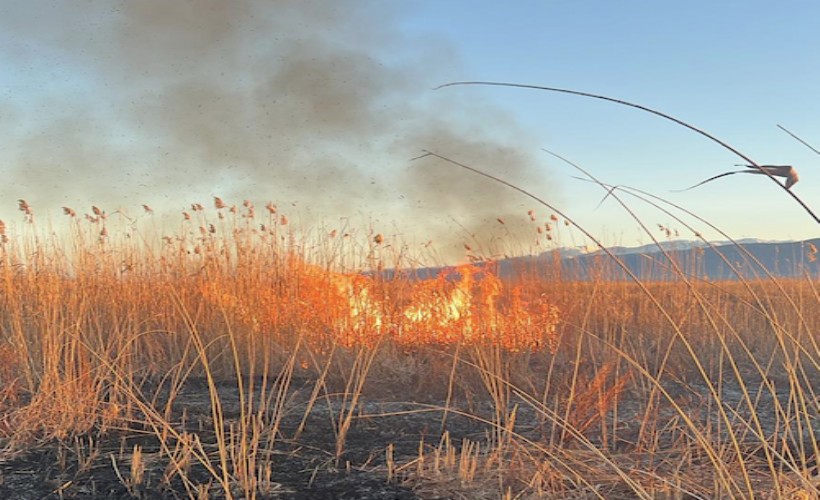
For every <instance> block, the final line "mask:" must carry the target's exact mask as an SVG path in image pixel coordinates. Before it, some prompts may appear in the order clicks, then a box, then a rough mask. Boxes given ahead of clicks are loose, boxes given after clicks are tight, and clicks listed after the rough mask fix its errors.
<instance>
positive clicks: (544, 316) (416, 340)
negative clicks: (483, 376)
mask: <svg viewBox="0 0 820 500" xmlns="http://www.w3.org/2000/svg"><path fill="white" fill-rule="evenodd" d="M284 267H285V269H284V270H283V272H282V273H281V276H280V277H279V279H278V282H277V283H275V288H274V292H273V293H271V291H270V289H268V290H263V289H258V290H247V288H246V289H245V290H244V292H245V296H240V295H239V294H237V293H236V292H232V291H230V290H224V289H222V288H220V287H219V286H218V285H217V284H215V283H206V284H205V285H203V287H202V291H203V296H204V297H205V299H206V300H208V301H209V302H211V303H214V304H216V305H218V306H219V307H221V308H222V309H223V310H225V311H227V312H229V313H230V314H231V315H232V316H233V317H235V318H237V319H238V320H241V321H243V322H245V323H246V324H250V325H252V326H253V327H254V332H255V333H259V334H265V333H267V334H271V335H277V332H284V331H293V330H297V331H300V332H302V333H303V335H304V336H305V337H306V338H307V339H308V340H312V341H314V342H317V343H323V344H326V343H329V342H337V343H339V344H341V345H343V346H347V347H350V346H355V345H372V344H374V343H376V342H378V341H380V340H383V339H385V338H390V339H392V340H393V341H394V342H396V343H398V344H400V345H405V346H418V345H447V344H455V343H466V344H495V345H500V346H501V347H504V348H506V349H510V350H521V349H537V348H541V347H549V348H550V349H554V348H555V347H556V346H557V341H558V339H557V334H556V325H557V323H558V319H559V315H558V310H557V308H556V307H555V306H554V305H552V304H551V303H549V301H547V300H546V299H545V298H544V297H540V296H538V297H535V298H533V297H530V296H529V295H526V294H524V293H523V292H522V286H521V285H515V286H514V285H508V284H506V283H505V282H503V281H502V280H501V279H500V278H499V277H498V276H496V274H495V273H494V270H493V269H492V267H491V266H490V265H482V266H478V265H473V264H469V265H463V266H459V267H456V268H452V269H449V270H446V271H444V272H442V273H440V274H439V276H438V277H436V278H434V279H427V280H412V279H409V278H400V279H397V280H393V281H383V280H379V279H376V278H373V277H370V276H366V275H363V274H358V273H339V272H334V271H330V270H328V269H325V268H323V267H320V266H316V265H313V264H308V263H306V262H304V261H302V260H301V259H298V258H295V257H292V258H289V259H286V263H285V266H284ZM257 295H259V296H261V297H257ZM525 295H526V296H525ZM530 295H532V294H530ZM265 297H266V298H265ZM251 303H253V304H251Z"/></svg>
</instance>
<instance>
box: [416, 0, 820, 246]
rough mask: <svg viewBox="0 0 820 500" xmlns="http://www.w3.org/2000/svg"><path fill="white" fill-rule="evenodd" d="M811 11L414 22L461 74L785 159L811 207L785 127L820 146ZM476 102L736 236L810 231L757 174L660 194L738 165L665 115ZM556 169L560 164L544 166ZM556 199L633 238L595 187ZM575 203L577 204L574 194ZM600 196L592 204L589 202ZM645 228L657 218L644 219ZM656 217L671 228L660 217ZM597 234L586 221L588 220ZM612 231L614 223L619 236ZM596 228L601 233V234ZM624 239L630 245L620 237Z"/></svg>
mask: <svg viewBox="0 0 820 500" xmlns="http://www.w3.org/2000/svg"><path fill="white" fill-rule="evenodd" d="M818 16H820V4H817V3H816V2H789V3H788V4H782V3H775V2H761V1H744V2H740V1H732V2H703V1H692V2H676V3H674V4H673V3H670V2H645V1H626V2H605V1H594V2H569V1H562V2H506V3H501V2H479V3H474V4H472V7H469V8H466V7H465V5H464V4H460V5H459V4H458V3H452V2H451V3H448V2H429V3H427V8H426V9H424V10H423V11H422V13H419V14H418V15H417V16H414V21H413V22H410V23H409V27H410V29H412V30H414V31H415V30H419V31H422V32H424V31H426V32H429V33H430V34H435V36H440V37H442V38H444V39H448V40H451V41H452V42H453V43H454V44H455V45H456V47H457V52H458V53H459V55H460V57H461V59H462V61H463V62H464V66H465V68H466V69H465V71H464V73H465V74H463V75H459V76H457V77H455V78H456V79H467V80H494V81H508V82H518V83H529V84H535V85H546V86H554V87H563V88H569V89H575V90H582V91H587V92H593V93H599V94H604V95H607V96H611V97H617V98H621V99H625V100H630V101H633V102H637V103H641V104H643V105H646V106H649V107H653V108H655V109H658V110H661V111H664V112H666V113H669V114H671V115H673V116H676V117H678V118H680V119H683V120H685V121H688V122H690V123H691V124H693V125H695V126H698V127H701V128H704V129H705V130H707V131H709V132H711V133H713V134H714V135H716V136H718V137H719V138H721V139H723V140H725V141H726V142H728V143H729V144H731V145H733V146H735V147H737V148H738V149H740V150H742V151H743V152H744V153H745V154H747V155H748V156H750V157H751V158H752V159H754V160H755V161H758V162H759V163H772V164H781V163H787V164H793V165H795V166H796V167H798V170H799V172H800V174H801V183H799V184H798V185H797V186H796V187H795V192H796V193H797V194H798V195H799V196H801V197H802V198H803V199H804V201H806V202H807V203H808V204H809V205H811V204H812V201H815V202H816V200H820V184H818V182H816V181H814V179H815V178H816V176H817V175H816V173H820V157H818V156H817V155H815V154H814V153H812V152H811V151H809V150H808V149H807V148H805V147H804V146H802V145H801V144H799V143H798V142H796V141H795V140H793V139H792V138H790V137H788V136H787V135H786V134H785V133H783V132H782V131H781V130H779V129H777V128H776V124H782V125H783V126H785V127H787V128H789V129H790V130H792V131H793V132H795V133H796V134H797V135H799V136H801V137H803V138H804V139H806V140H807V141H809V142H810V143H813V144H814V145H818V146H820V124H819V123H820V122H818V120H817V116H820V101H819V100H818V99H816V98H814V96H815V95H816V92H817V89H818V88H820V86H818V84H820V70H818V68H817V66H816V64H814V63H813V62H814V61H816V50H817V48H818V47H820V32H818V30H817V29H816V28H815V27H814V22H815V20H816V19H817V18H818ZM446 91H447V92H459V93H473V94H476V93H481V94H483V95H488V96H491V98H492V99H493V101H494V102H495V103H497V104H498V105H499V106H501V107H503V108H504V109H506V110H509V111H510V112H511V113H513V114H514V115H515V116H516V118H517V119H518V120H520V122H521V123H523V124H524V126H525V128H526V129H527V130H528V131H529V132H530V133H532V134H533V135H536V136H538V137H539V140H540V142H541V143H542V144H543V145H544V146H545V147H547V148H549V149H552V150H554V151H556V152H558V153H560V154H562V155H564V156H566V157H568V158H570V159H571V160H573V161H575V162H577V163H580V164H581V165H582V166H584V167H585V168H587V169H589V170H591V171H592V172H594V173H595V175H597V176H599V177H601V178H602V179H605V180H607V181H608V182H612V183H623V184H628V185H631V186H635V187H639V188H642V189H645V190H648V191H652V192H654V193H656V194H658V195H661V196H665V197H668V198H669V199H670V201H674V202H676V203H680V204H683V205H685V206H687V207H689V208H691V209H693V210H696V211H698V212H699V213H701V214H703V215H704V216H706V217H707V218H709V220H711V221H713V222H715V223H716V224H718V225H719V226H720V227H722V228H723V229H725V230H726V231H727V232H729V233H730V235H732V236H737V237H760V238H771V239H780V238H806V237H814V236H816V235H817V234H818V230H817V229H818V227H817V225H816V224H815V223H814V222H813V221H812V220H811V218H810V217H808V215H805V214H803V213H802V212H801V209H800V208H799V207H798V206H797V205H796V204H795V203H793V200H791V199H790V198H788V197H787V196H784V195H785V193H782V192H780V191H779V190H778V189H777V188H776V186H773V185H771V183H770V182H769V181H768V179H764V178H758V177H757V176H731V177H727V178H724V179H721V180H719V181H715V182H714V183H711V184H708V185H705V186H702V187H700V188H698V189H697V190H693V191H689V192H686V193H682V194H677V193H674V194H673V193H669V192H668V191H669V190H671V189H680V188H683V187H687V186H689V185H692V184H694V183H696V182H698V181H700V180H702V179H706V178H708V177H711V176H712V175H715V174H718V173H721V172H723V171H728V170H732V165H733V164H734V163H738V159H737V158H735V157H734V156H733V155H732V154H730V153H728V152H726V151H724V150H722V149H720V148H719V147H718V146H716V145H714V144H712V143H710V142H708V141H707V140H706V139H704V138H701V137H699V136H697V135H695V134H693V133H692V132H690V131H688V130H685V129H683V128H680V127H679V126H677V125H673V124H671V123H668V122H664V121H662V120H661V119H660V118H657V117H654V116H650V115H648V114H642V112H640V111H637V110H633V109H628V108H621V107H618V106H617V105H613V104H609V103H604V102H600V101H588V100H585V99H584V98H579V97H572V96H566V95H559V94H551V93H546V92H537V91H529V90H517V89H503V88H489V89H488V88H482V89H479V88H457V89H448V90H446ZM544 162H545V164H546V166H547V168H549V169H550V170H552V171H553V172H558V171H563V170H565V167H564V166H562V165H561V164H560V163H557V162H556V161H554V160H552V159H549V158H545V159H544ZM562 187H563V193H564V195H565V196H566V197H567V200H566V203H567V204H568V205H569V206H571V207H572V208H573V210H575V211H578V212H579V213H582V214H583V216H584V217H585V218H588V219H590V220H593V219H595V218H596V217H595V215H597V217H598V218H599V219H600V229H601V230H603V231H605V232H612V233H614V234H618V233H620V231H621V230H622V231H623V233H622V234H624V236H625V237H626V238H627V239H628V238H629V237H630V236H631V233H630V229H629V226H628V225H629V223H626V229H622V228H624V227H625V226H624V224H622V223H618V220H619V219H622V218H623V212H622V211H620V210H618V209H617V208H616V207H615V205H614V204H612V203H610V204H608V205H607V206H606V207H605V208H602V209H598V210H597V211H595V212H594V214H593V213H592V212H589V213H588V210H587V209H588V208H589V207H590V206H592V207H594V206H595V204H596V203H597V200H596V199H595V197H594V196H593V195H591V194H588V193H590V189H591V188H590V187H587V186H583V185H581V184H580V183H574V182H572V181H569V180H566V179H564V180H562ZM576 196H577V198H576ZM593 200H595V202H592V201H593ZM649 222H655V221H653V220H651V219H650V220H649ZM657 222H660V223H667V222H668V224H669V225H673V223H672V222H671V221H667V220H664V219H663V218H661V217H660V216H658V217H657ZM592 224H594V223H592ZM616 228H618V229H616ZM596 229H598V228H596ZM627 243H628V241H627Z"/></svg>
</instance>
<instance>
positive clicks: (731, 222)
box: [0, 0, 820, 261]
mask: <svg viewBox="0 0 820 500" xmlns="http://www.w3.org/2000/svg"><path fill="white" fill-rule="evenodd" d="M818 17H820V4H817V3H816V2H809V1H795V2H788V3H775V2H764V1H756V0H753V1H721V2H706V1H700V0H696V1H690V2H675V3H671V2H650V1H623V2H609V1H601V0H596V1H538V2H536V1H519V2H516V1H511V2H488V1H471V2H466V1H449V2H448V1H432V0H406V1H396V2H379V1H375V0H370V1H368V0H363V1H352V0H351V1H337V2H322V1H318V0H277V1H262V0H241V1H236V2H230V3H228V2H222V1H217V0H202V1H197V2H195V1H175V2H167V1H164V0H136V1H129V2H125V1H121V2H117V1H102V0H91V1H88V2H83V3H79V4H78V3H75V2H66V1H63V2H59V1H47V0H34V1H31V2H13V1H10V0H2V1H0V67H2V68H4V70H3V71H0V133H1V134H2V137H3V139H2V141H0V169H2V170H0V171H2V172H3V178H4V182H3V183H1V184H0V194H2V197H1V198H0V200H6V201H4V202H2V201H0V218H2V219H3V220H4V221H6V222H7V224H8V225H9V226H10V227H11V228H12V230H14V228H17V227H19V226H20V225H21V224H22V214H21V213H20V212H17V211H16V208H17V202H16V200H17V199H20V198H22V199H25V200H27V201H28V202H29V203H30V204H31V205H32V206H33V207H34V209H35V213H36V214H37V217H38V218H39V219H38V220H47V221H49V222H50V223H53V224H57V222H58V221H60V220H62V219H61V217H63V216H62V210H61V207H63V206H69V207H72V208H74V209H75V210H76V211H77V212H79V213H83V212H87V211H90V207H91V205H97V206H100V207H103V208H104V209H106V210H107V211H108V212H109V213H111V212H114V211H116V210H121V211H122V212H124V213H127V214H129V216H131V217H140V218H144V217H147V215H141V214H140V211H141V210H142V209H141V205H142V204H143V203H145V204H148V205H150V206H152V207H153V208H154V210H155V213H156V214H157V215H155V217H164V219H163V220H165V221H166V222H167V221H170V222H171V223H174V222H179V219H181V212H182V211H183V210H185V209H186V208H188V207H189V206H190V204H191V203H203V204H206V205H209V206H211V200H212V197H213V196H221V197H222V198H223V199H225V200H226V202H228V203H229V204H241V203H242V201H243V200H245V199H250V200H253V201H254V202H255V203H256V204H257V206H258V207H261V206H262V205H264V204H265V203H266V202H268V201H272V202H274V203H277V204H278V205H279V206H280V207H282V208H281V210H282V211H284V212H286V213H288V215H289V216H290V218H291V220H293V221H296V222H297V223H299V224H301V226H302V227H304V228H307V229H306V230H308V231H315V232H319V231H327V230H330V229H333V228H337V227H356V228H360V231H361V232H362V234H369V233H373V232H378V233H382V234H384V235H385V236H386V237H387V238H388V243H391V242H393V243H395V244H396V245H399V242H401V244H403V245H406V246H407V248H408V249H409V251H410V252H412V251H415V250H417V249H420V248H422V247H424V245H426V244H427V242H428V241H432V242H433V245H434V246H435V247H436V248H438V249H439V250H438V254H437V258H438V259H441V260H443V261H458V260H463V259H464V258H465V249H464V246H463V245H464V243H468V244H469V245H470V246H471V247H472V248H474V250H475V251H478V252H481V253H483V254H485V255H487V256H497V255H499V254H509V253H528V252H538V251H542V250H544V249H546V248H548V247H550V246H551V245H552V246H554V245H567V246H571V245H581V244H586V243H589V241H588V239H587V238H586V237H584V236H583V235H582V234H581V232H580V231H578V230H570V229H564V230H563V231H564V233H563V235H561V234H557V233H553V234H556V238H554V240H553V241H549V242H548V241H546V240H544V239H543V234H542V235H540V236H539V235H538V234H537V233H536V232H535V225H536V224H540V223H542V222H543V221H547V220H548V217H549V216H550V215H551V214H553V213H555V212H554V211H553V209H549V208H546V207H544V206H541V205H538V204H537V203H536V202H535V201H534V200H532V199H530V198H528V197H526V196H525V195H522V194H521V193H519V192H517V191H515V190H512V189H510V188H508V187H505V186H503V185H501V184H499V183H497V182H493V181H490V180H488V179H486V178H483V177H481V176H478V175H475V174H473V173H470V172H468V171H466V170H464V169H461V168H459V167H456V166H454V165H453V164H450V163H447V162H444V161H442V160H438V159H435V158H431V157H427V158H422V159H418V160H412V158H414V157H417V156H418V155H420V154H421V152H422V151H423V150H431V151H434V152H436V153H438V154H440V155H443V156H445V157H447V158H450V159H452V160H454V161H457V162H460V163H463V164H466V165H469V166H472V167H474V168H478V169H480V170H482V171H485V172H487V173H489V174H491V175H494V176H496V177H499V178H501V179H503V180H505V181H508V182H511V183H513V184H515V185H516V186H518V187H521V188H523V189H525V190H527V191H529V192H530V193H532V194H534V195H536V196H538V197H539V198H541V199H542V200H544V201H545V202H547V203H548V204H550V205H551V206H552V207H554V210H557V211H560V213H561V214H564V215H565V216H567V217H569V218H571V219H572V220H573V222H575V223H577V224H578V225H579V226H581V227H583V228H584V229H585V230H586V231H588V232H589V233H590V234H592V235H594V237H595V238H597V239H600V240H601V241H603V242H604V243H605V244H609V245H626V246H633V245H639V244H644V243H647V242H649V240H650V238H649V236H648V235H647V234H646V233H644V232H643V229H641V227H640V224H639V222H637V221H636V220H634V219H633V218H632V216H631V215H630V212H632V213H634V214H635V215H637V217H638V218H639V219H640V221H641V222H642V223H643V224H644V225H645V226H646V227H648V228H649V229H650V231H652V235H653V236H655V237H665V236H663V235H662V234H661V233H658V232H657V226H658V225H659V224H660V225H662V226H664V227H668V228H671V229H673V230H675V231H677V232H678V234H680V237H681V238H687V239H689V238H692V237H693V234H692V231H690V230H688V229H686V227H685V226H684V225H683V223H681V222H678V221H676V220H675V219H674V218H673V217H672V216H671V215H668V214H666V213H664V212H662V211H659V210H658V209H656V208H653V207H651V206H647V205H646V204H645V203H643V202H641V201H639V200H635V199H631V198H628V197H627V198H624V199H625V200H626V201H627V202H628V208H629V211H627V210H625V209H624V208H623V207H621V206H620V205H619V204H618V203H617V202H616V200H614V199H607V200H606V201H605V202H604V203H603V204H601V205H600V206H599V201H600V200H601V198H602V196H603V194H604V193H605V192H604V191H603V190H602V189H601V187H600V186H596V185H593V184H590V183H586V182H583V181H580V180H577V179H575V178H574V176H578V175H581V174H580V173H579V171H577V170H575V169H574V168H573V167H571V166H569V165H567V164H565V163H563V162H561V161H560V160H558V159H556V158H555V157H553V156H551V155H549V154H547V153H544V152H543V151H542V148H546V149H548V150H550V151H553V152H555V153H558V154H559V155H561V156H563V157H565V158H567V159H569V160H570V161H572V162H574V163H576V164H578V165H580V166H582V167H583V168H584V169H586V170H587V171H589V172H590V173H592V174H593V175H594V176H596V177H597V178H599V179H600V180H602V181H603V182H606V183H611V184H617V185H625V186H631V187H635V188H639V189H642V190H645V191H648V192H651V193H653V194H655V195H657V196H661V197H663V198H664V199H666V200H668V201H670V202H672V203H675V204H678V205H680V206H682V207H684V208H686V209H688V210H691V211H693V212H696V213H697V214H698V215H699V216H701V217H703V218H705V219H707V220H708V221H709V222H711V223H712V224H714V225H716V226H718V227H719V228H720V229H721V230H722V231H723V232H725V233H726V234H728V236H730V237H732V238H760V239H765V240H786V239H807V238H812V237H816V236H817V235H818V225H817V223H816V222H815V221H814V220H813V219H812V218H811V216H810V215H809V214H807V213H806V212H805V211H804V210H803V208H801V207H800V206H799V205H798V204H797V203H795V201H794V200H793V199H792V198H791V197H789V196H788V195H787V193H785V192H784V191H783V190H782V189H780V188H778V187H777V186H775V185H774V184H773V183H772V182H771V180H770V179H767V178H766V177H764V176H756V175H755V176H753V175H733V176H729V177H725V178H722V179H719V180H716V181H714V182H712V183H709V184H706V185H704V186H701V187H698V188H697V189H694V190H691V191H686V192H673V191H674V190H680V189H683V188H686V187H688V186H691V185H693V184H695V183H697V182H700V181H701V180H703V179H706V178H708V177H711V176H713V175H716V174H719V173H722V172H726V171H730V170H733V169H735V167H734V166H733V165H734V164H736V163H740V162H741V159H740V158H739V157H737V156H735V155H734V154H733V153H731V152H729V151H727V150H725V149H723V148H721V147H720V146H718V145H717V144H715V143H713V142H711V141H709V140H708V139H706V138H704V137H702V136H699V135H698V134H695V133H693V132H692V131H690V130H687V129H685V128H683V127H681V126H679V125H676V124H673V123H671V122H669V121H666V120H663V119H662V118H659V117H657V116H653V115H650V114H648V113H645V112H642V111H639V110H636V109H632V108H628V107H624V106H619V105H616V104H613V103H609V102H603V101H599V100H593V99H588V98H583V97H577V96H570V95H564V94H557V93H551V92H543V91H536V90H524V89H513V88H499V87H476V86H472V87H466V86H465V87H448V88H443V89H438V90H436V87H437V86H439V85H441V84H445V83H448V82H454V81H465V80H466V81H471V80H488V81H500V82H512V83H522V84H532V85H539V86H550V87H560V88H567V89H572V90H578V91H584V92H591V93H596V94H602V95H606V96H609V97H613V98H618V99H623V100H627V101H631V102H635V103H638V104H641V105H644V106H647V107H650V108H653V109H657V110H659V111H662V112H665V113H667V114H670V115H672V116H675V117H676V118H679V119H681V120H684V121H686V122H688V123H690V124H692V125H694V126H696V127H699V128H702V129H704V130H706V131H708V132H709V133H711V134H713V135H715V136H717V137H718V138H720V139H721V140H723V141H725V142H726V143H728V144H730V145H732V146H733V147H735V148H737V149H739V150H740V151H741V152H743V153H744V154H745V155H746V156H748V157H750V158H751V159H753V160H754V161H756V162H758V163H761V164H791V165H794V166H795V167H796V168H797V169H798V171H799V173H800V178H801V181H800V182H799V183H798V184H797V185H796V186H795V187H794V188H793V192H794V193H795V194H796V195H797V196H799V197H800V198H801V199H803V201H804V202H805V203H806V204H807V205H808V206H809V207H811V208H814V209H815V210H817V211H820V206H813V205H816V202H817V200H820V181H818V179H820V157H818V155H817V154H815V153H813V152H812V151H810V150H809V149H808V148H806V147H805V146H803V145H802V144H800V143H799V142H797V141H796V140H795V139H793V138H791V137H789V136H788V135H787V134H786V133H784V132H783V131H782V130H780V129H778V128H777V125H778V124H780V125H782V126H784V127H786V128H788V129H789V130H791V131H792V132H794V133H795V134H797V135H798V136H800V137H801V138H803V139H804V140H806V141H808V142H809V143H811V144H813V145H816V146H818V147H820V122H818V120H817V119H816V117H817V116H820V102H818V99H816V98H815V96H816V92H817V89H818V88H820V69H819V68H818V67H817V65H816V64H815V63H816V52H817V48H818V47H820V31H818V30H817V29H816V26H815V21H816V19H818ZM411 160H412V161H411ZM530 210H534V212H533V213H534V214H535V216H536V218H537V223H534V222H532V221H531V220H530V216H529V215H528V212H529V211H530ZM498 219H501V220H502V221H504V224H501V223H500V222H499V221H498ZM561 219H563V216H562V217H561ZM691 220H692V219H691V218H687V221H691ZM171 225H173V224H171ZM153 227H156V224H154V225H153ZM160 227H164V226H162V225H160ZM174 227H178V225H175V226H174ZM20 230H22V229H20ZM695 230H697V231H698V232H700V233H702V234H704V235H705V236H706V237H708V238H711V239H716V240H720V239H725V238H724V236H723V235H721V234H718V233H715V232H714V231H712V230H710V229H709V228H708V227H706V226H704V225H703V224H702V223H696V227H695ZM539 238H540V239H539Z"/></svg>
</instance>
